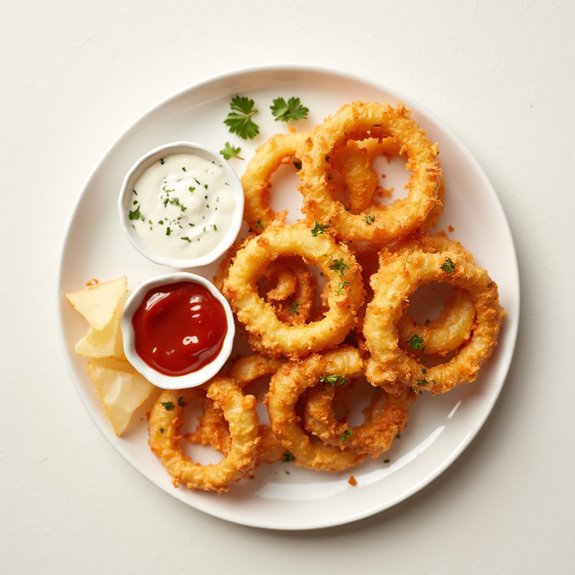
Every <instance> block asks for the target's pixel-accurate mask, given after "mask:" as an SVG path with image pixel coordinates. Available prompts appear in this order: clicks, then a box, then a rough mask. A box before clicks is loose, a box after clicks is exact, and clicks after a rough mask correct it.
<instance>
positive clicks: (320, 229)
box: [311, 222, 329, 238]
mask: <svg viewBox="0 0 575 575" xmlns="http://www.w3.org/2000/svg"><path fill="white" fill-rule="evenodd" d="M328 228H329V224H320V223H319V222H315V224H314V226H313V228H312V229H311V235H312V236H313V237H314V238H316V237H317V236H319V235H320V234H325V232H326V231H327V229H328Z"/></svg>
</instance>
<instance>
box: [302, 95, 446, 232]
mask: <svg viewBox="0 0 575 575" xmlns="http://www.w3.org/2000/svg"><path fill="white" fill-rule="evenodd" d="M387 136H392V137H393V138H395V139H396V140H397V143H398V145H399V146H400V154H401V155H406V156H407V168H408V170H410V172H411V174H410V178H409V181H408V182H407V184H406V188H407V190H408V194H407V197H405V198H401V199H398V200H396V201H395V202H393V203H391V204H389V205H383V204H377V205H371V206H370V207H368V208H367V209H366V210H365V211H364V212H362V213H360V214H352V213H350V212H348V211H347V210H346V209H345V206H344V205H343V204H342V203H341V202H339V201H337V200H335V199H334V197H333V186H332V183H331V181H332V178H331V176H330V171H331V169H332V166H331V164H330V155H331V154H332V153H333V152H334V150H336V149H337V148H338V147H340V146H342V145H344V144H345V143H346V142H347V141H348V140H350V139H352V140H357V139H359V140H361V139H363V138H366V137H377V138H384V137H387ZM309 142H310V144H309V145H308V146H307V148H306V152H305V153H304V154H303V156H302V158H301V160H302V168H301V171H300V180H301V184H300V190H301V192H302V194H303V196H304V203H303V208H302V209H303V212H304V214H305V215H306V217H307V218H308V220H309V221H314V220H315V221H318V222H321V223H322V224H329V225H330V226H331V227H332V228H333V229H335V231H336V233H337V234H338V236H340V237H341V238H343V239H345V240H347V241H373V242H383V241H393V240H397V239H398V238H400V237H403V236H405V235H407V234H408V233H410V232H412V231H414V230H415V229H417V228H418V227H420V226H422V225H423V224H424V222H425V221H426V219H427V218H428V216H429V214H430V213H431V211H432V210H433V208H434V207H435V206H436V205H437V204H439V203H440V200H439V198H438V190H439V185H440V180H441V167H440V164H439V161H438V158H437V156H438V148H437V145H435V144H433V143H432V142H431V141H430V140H429V139H428V138H427V136H426V135H425V132H424V131H423V129H422V128H420V127H419V126H418V124H417V123H416V122H415V121H414V120H412V119H411V117H410V111H409V110H408V109H407V108H406V107H405V106H403V105H398V106H397V107H395V108H394V107H392V106H389V105H383V104H378V103H374V102H371V103H369V102H353V103H350V104H345V105H344V106H342V107H341V108H340V109H339V110H338V111H337V112H336V113H335V114H334V115H332V116H330V117H328V118H327V119H326V120H325V121H324V122H323V123H322V124H320V125H319V126H317V127H316V128H315V129H314V130H313V132H312V137H311V138H310V140H309Z"/></svg>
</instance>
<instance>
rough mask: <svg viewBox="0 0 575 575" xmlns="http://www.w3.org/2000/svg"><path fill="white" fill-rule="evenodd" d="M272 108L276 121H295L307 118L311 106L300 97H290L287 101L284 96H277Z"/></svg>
mask: <svg viewBox="0 0 575 575" xmlns="http://www.w3.org/2000/svg"><path fill="white" fill-rule="evenodd" d="M270 110H271V111H272V114H273V116H274V118H275V119H276V122H277V121H279V122H295V121H297V120H305V118H307V115H308V114H309V108H306V107H305V106H304V105H303V104H302V103H301V100H300V99H299V98H294V97H292V98H289V99H288V101H287V102H286V101H285V99H284V98H275V99H274V100H273V103H272V105H271V106H270Z"/></svg>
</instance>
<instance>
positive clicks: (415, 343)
mask: <svg viewBox="0 0 575 575" xmlns="http://www.w3.org/2000/svg"><path fill="white" fill-rule="evenodd" d="M407 345H409V347H410V348H411V349H415V350H416V351H422V350H423V348H424V347H425V346H424V345H423V338H422V337H421V336H419V335H417V334H416V333H414V334H413V335H412V336H411V337H410V338H409V339H408V340H407Z"/></svg>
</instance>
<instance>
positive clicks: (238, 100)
mask: <svg viewBox="0 0 575 575" xmlns="http://www.w3.org/2000/svg"><path fill="white" fill-rule="evenodd" d="M255 104H256V103H255V102H254V100H252V99H251V98H248V97H247V96H240V95H235V96H234V97H233V98H232V99H231V101H230V108H231V111H230V112H228V115H227V116H226V119H225V120H224V124H225V125H226V126H227V127H228V129H229V131H230V132H231V133H232V134H237V135H238V136H239V137H240V138H242V139H244V140H252V139H253V138H255V137H256V136H257V135H258V134H259V133H260V127H259V126H258V125H257V124H256V123H255V122H254V121H253V119H252V118H253V116H255V115H256V114H257V113H258V109H257V108H256V107H255Z"/></svg>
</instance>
